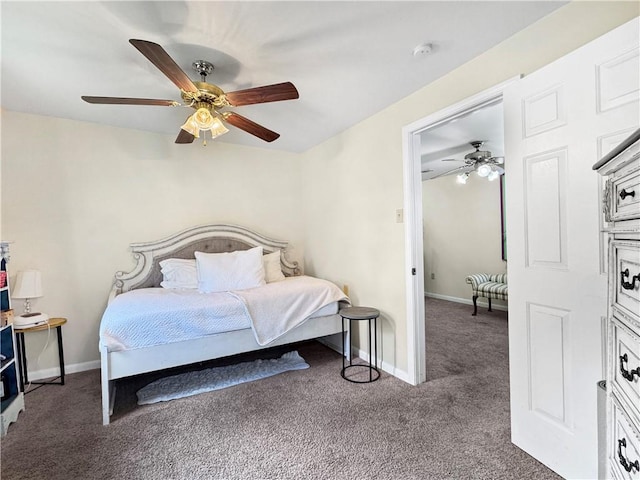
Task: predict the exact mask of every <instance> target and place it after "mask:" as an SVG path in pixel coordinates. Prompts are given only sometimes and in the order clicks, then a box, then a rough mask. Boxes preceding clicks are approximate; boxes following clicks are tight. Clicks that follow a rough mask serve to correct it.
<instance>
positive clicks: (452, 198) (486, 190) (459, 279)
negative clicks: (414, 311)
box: [422, 174, 507, 304]
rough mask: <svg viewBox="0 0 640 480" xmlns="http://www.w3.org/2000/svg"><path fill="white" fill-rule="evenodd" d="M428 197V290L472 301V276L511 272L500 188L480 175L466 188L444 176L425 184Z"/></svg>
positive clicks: (425, 212)
mask: <svg viewBox="0 0 640 480" xmlns="http://www.w3.org/2000/svg"><path fill="white" fill-rule="evenodd" d="M422 198H423V218H424V272H425V292H426V293H432V294H436V295H441V296H445V297H454V298H457V299H460V298H462V299H464V300H467V301H470V299H471V286H470V285H468V284H467V283H465V281H464V279H465V277H466V276H467V275H469V274H472V273H506V267H507V263H506V262H504V261H502V248H501V246H502V235H501V222H500V184H499V183H498V180H496V181H493V182H489V181H488V180H487V179H486V178H480V177H478V176H477V175H475V174H472V175H470V176H469V179H468V180H467V183H466V184H465V185H460V184H458V183H457V182H456V179H455V176H446V177H440V178H437V179H435V180H428V181H426V182H422ZM432 273H433V274H434V276H435V279H431V274H432ZM495 303H496V304H498V303H501V302H497V301H496V302H495Z"/></svg>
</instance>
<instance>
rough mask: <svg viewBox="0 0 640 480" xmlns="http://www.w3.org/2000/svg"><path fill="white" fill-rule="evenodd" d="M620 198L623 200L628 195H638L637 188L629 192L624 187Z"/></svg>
mask: <svg viewBox="0 0 640 480" xmlns="http://www.w3.org/2000/svg"><path fill="white" fill-rule="evenodd" d="M619 195H620V198H621V199H622V200H624V199H625V198H627V197H635V196H636V191H635V190H631V191H630V192H627V191H626V190H625V189H624V188H623V189H622V190H620V194H619Z"/></svg>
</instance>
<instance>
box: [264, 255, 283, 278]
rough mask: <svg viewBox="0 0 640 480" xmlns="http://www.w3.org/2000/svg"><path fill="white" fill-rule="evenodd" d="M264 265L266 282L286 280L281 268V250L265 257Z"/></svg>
mask: <svg viewBox="0 0 640 480" xmlns="http://www.w3.org/2000/svg"><path fill="white" fill-rule="evenodd" d="M262 264H263V265H264V280H265V282H267V283H271V282H279V281H281V280H284V274H283V273H282V267H280V250H276V251H275V252H272V253H267V254H266V255H263V256H262Z"/></svg>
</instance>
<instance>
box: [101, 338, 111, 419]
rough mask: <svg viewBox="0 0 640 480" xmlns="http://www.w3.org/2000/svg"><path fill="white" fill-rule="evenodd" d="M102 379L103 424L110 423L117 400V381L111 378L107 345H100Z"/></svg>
mask: <svg viewBox="0 0 640 480" xmlns="http://www.w3.org/2000/svg"><path fill="white" fill-rule="evenodd" d="M100 379H101V383H102V424H103V425H109V417H110V416H111V413H113V402H114V401H115V385H114V384H115V382H114V381H112V380H109V353H108V352H107V347H105V346H103V345H101V346H100Z"/></svg>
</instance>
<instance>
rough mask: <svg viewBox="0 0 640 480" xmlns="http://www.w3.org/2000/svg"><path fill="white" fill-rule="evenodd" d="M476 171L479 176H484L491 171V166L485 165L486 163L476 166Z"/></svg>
mask: <svg viewBox="0 0 640 480" xmlns="http://www.w3.org/2000/svg"><path fill="white" fill-rule="evenodd" d="M476 173H477V174H478V175H480V176H481V177H486V176H487V175H489V174H490V173H491V166H490V165H487V164H486V163H485V164H483V165H480V166H479V167H478V168H476Z"/></svg>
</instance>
